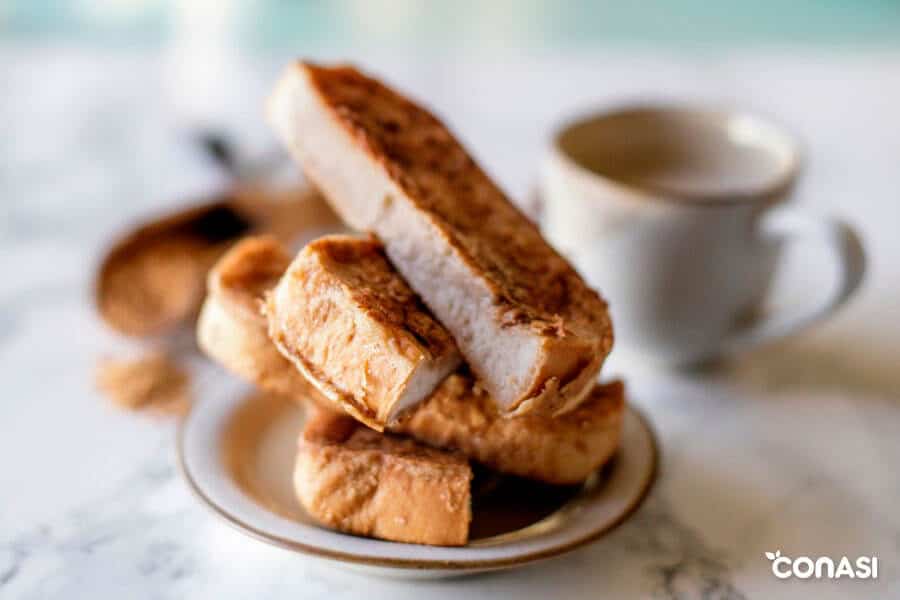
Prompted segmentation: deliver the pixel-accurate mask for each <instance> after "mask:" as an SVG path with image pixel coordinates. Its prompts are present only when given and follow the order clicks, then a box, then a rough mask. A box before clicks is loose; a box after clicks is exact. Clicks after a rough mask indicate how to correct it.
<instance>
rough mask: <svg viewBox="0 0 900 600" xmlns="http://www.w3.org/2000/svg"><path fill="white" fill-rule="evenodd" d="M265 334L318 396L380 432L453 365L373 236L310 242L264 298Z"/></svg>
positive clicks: (448, 344) (445, 341)
mask: <svg viewBox="0 0 900 600" xmlns="http://www.w3.org/2000/svg"><path fill="white" fill-rule="evenodd" d="M265 312H266V314H267V316H268V321H269V338H271V339H272V341H273V342H275V345H276V346H277V347H278V349H279V350H280V351H281V353H282V354H283V355H284V356H285V357H287V358H288V359H289V360H290V361H291V362H292V363H294V365H295V366H296V367H297V368H298V370H300V371H301V372H302V373H303V374H304V375H305V376H306V377H307V379H308V380H309V381H311V382H312V383H313V384H314V385H315V386H316V387H317V388H318V389H319V391H320V392H322V393H323V394H324V395H325V396H327V397H328V398H329V399H330V400H332V401H333V402H335V403H337V404H339V405H341V406H342V407H343V408H344V410H346V411H347V412H348V413H350V414H351V415H353V416H354V417H356V418H357V419H359V420H360V421H362V422H363V423H365V424H366V425H369V426H370V427H372V428H373V429H376V430H378V431H382V430H383V429H384V427H385V425H389V424H392V423H395V422H397V420H398V419H399V417H400V416H401V415H402V414H403V413H404V412H406V411H408V410H409V409H410V408H412V407H414V406H416V405H417V404H418V403H419V402H421V401H422V400H424V399H425V398H426V397H428V396H429V395H430V394H431V392H433V391H434V389H435V388H436V387H437V386H438V384H440V382H441V381H443V380H444V379H445V378H446V377H447V375H449V374H450V373H452V372H453V371H454V370H455V369H456V368H457V367H458V366H459V364H460V356H459V352H458V351H457V350H456V345H455V344H454V343H453V338H452V337H450V334H449V333H447V331H446V330H445V329H444V328H443V327H442V326H441V325H440V323H438V322H437V321H435V320H434V317H432V316H431V314H430V313H429V312H428V309H427V308H425V305H424V304H422V303H421V301H420V300H419V299H418V297H416V295H415V293H413V291H412V290H411V289H410V288H409V286H408V285H406V282H404V281H403V278H401V277H400V275H399V274H398V273H397V272H396V271H395V270H394V269H393V267H391V265H390V263H388V260H387V258H386V257H385V255H384V250H383V248H382V246H381V244H380V243H379V242H378V241H377V240H374V239H363V238H356V237H351V236H345V235H334V236H326V237H323V238H320V239H318V240H315V241H313V242H310V243H309V244H307V246H306V247H305V248H304V249H303V250H302V251H301V252H300V253H299V254H298V255H297V257H296V258H295V259H294V261H293V262H292V263H291V265H290V267H289V268H288V270H287V272H286V273H285V274H284V276H283V277H282V278H281V280H280V281H279V283H278V285H277V286H276V287H275V289H274V290H273V291H272V293H271V294H269V295H268V300H267V302H266V311H265Z"/></svg>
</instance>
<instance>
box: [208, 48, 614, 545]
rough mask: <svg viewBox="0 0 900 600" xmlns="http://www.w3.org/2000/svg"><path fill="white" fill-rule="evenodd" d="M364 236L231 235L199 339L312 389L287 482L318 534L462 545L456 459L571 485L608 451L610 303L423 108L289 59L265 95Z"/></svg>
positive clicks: (332, 198)
mask: <svg viewBox="0 0 900 600" xmlns="http://www.w3.org/2000/svg"><path fill="white" fill-rule="evenodd" d="M269 116H270V120H271V122H272V124H273V125H274V127H275V129H276V131H277V133H278V134H279V135H280V137H281V138H282V139H283V140H284V142H285V143H286V145H287V147H288V148H289V150H290V152H291V154H292V155H293V157H294V158H295V159H296V161H297V162H298V163H299V165H300V166H301V167H302V169H303V171H304V173H305V174H306V175H307V177H308V178H309V179H310V180H311V181H312V182H313V183H314V184H315V185H316V186H317V187H318V188H319V189H320V190H321V192H322V193H323V194H324V195H325V197H326V199H327V200H328V202H329V203H330V204H331V205H332V207H333V208H334V209H335V210H336V212H337V213H338V214H339V215H340V216H341V217H342V219H343V220H344V221H345V222H346V223H347V224H348V225H350V226H351V227H353V228H355V229H357V230H360V231H361V232H364V233H365V235H364V236H361V237H350V236H327V237H325V238H321V239H319V240H316V241H314V242H311V243H310V244H309V245H307V246H306V247H305V248H304V249H303V250H302V251H301V252H300V253H299V254H298V255H297V256H296V258H294V259H293V261H291V260H290V257H289V255H288V254H287V253H286V251H285V250H284V249H283V248H282V247H281V246H280V245H279V244H278V243H277V242H276V241H274V240H271V239H268V238H254V239H249V240H245V241H244V242H242V243H241V244H239V245H238V246H236V247H235V248H234V249H232V251H231V252H230V253H229V254H228V255H227V256H225V257H224V258H223V259H222V261H221V262H220V264H219V265H218V266H217V268H216V269H214V271H213V272H212V274H211V275H210V282H209V294H208V297H207V302H206V306H205V308H204V312H203V315H202V316H201V320H200V325H199V337H200V342H201V345H202V346H203V347H204V349H205V350H206V351H207V352H208V353H209V354H210V355H211V356H213V357H214V358H216V359H217V360H219V361H220V362H221V363H223V364H225V365H226V366H228V367H230V368H232V369H233V370H235V371H237V372H239V373H240V374H242V375H244V376H245V377H248V378H250V379H251V380H253V381H255V382H256V383H257V384H259V385H261V386H262V387H264V388H267V389H271V390H273V391H277V392H279V393H288V394H289V395H292V396H294V397H296V398H304V399H308V400H310V401H311V402H310V406H314V407H317V408H315V409H314V411H313V412H314V413H315V416H314V417H313V418H310V419H309V420H308V424H307V426H306V429H305V431H304V433H303V435H302V436H301V442H300V449H299V455H298V460H297V468H296V471H295V486H296V488H297V495H298V498H299V499H300V501H301V503H302V504H303V505H304V507H305V508H306V510H307V511H308V512H309V513H310V514H311V516H313V517H314V518H317V519H318V520H320V521H321V522H323V523H324V524H326V525H329V526H332V527H335V528H338V529H342V530H345V531H350V532H353V533H358V534H363V535H372V536H375V537H381V538H384V539H391V540H396V541H407V542H415V543H426V544H440V545H461V544H465V543H466V541H467V538H468V524H469V520H470V518H471V509H470V498H469V481H470V479H471V470H470V468H469V465H468V460H469V459H471V460H473V461H476V462H478V463H481V464H484V465H487V466H488V467H490V468H492V469H495V470H497V471H500V472H503V473H510V474H514V475H519V476H523V477H529V478H533V479H536V480H540V481H544V482H548V483H554V484H557V483H558V484H568V483H576V482H579V481H581V480H584V479H585V478H586V477H588V476H589V475H590V474H591V473H592V472H593V471H594V470H596V469H597V468H598V467H599V466H600V465H602V464H603V463H604V462H606V460H608V458H609V457H610V456H611V455H612V453H613V452H614V451H615V448H616V447H617V444H618V439H619V431H620V427H621V419H622V414H623V410H624V401H623V389H622V385H621V384H620V383H612V384H606V385H599V384H597V383H596V379H597V376H598V373H599V371H600V367H601V365H602V364H603V361H604V359H605V358H606V355H607V354H608V353H609V351H610V349H611V346H612V328H611V324H610V320H609V315H608V312H607V306H606V303H605V302H604V301H603V300H602V298H600V296H599V295H598V294H597V293H596V292H595V291H593V290H592V289H590V288H589V287H588V286H587V285H586V284H585V283H584V281H583V280H582V279H581V278H580V277H579V276H578V274H577V273H576V272H575V270H574V269H573V268H572V267H571V266H570V265H569V264H568V263H567V262H566V261H565V260H564V259H563V258H562V257H561V256H560V255H559V254H558V253H557V252H556V251H554V250H553V249H552V248H551V247H550V246H549V245H548V244H547V242H545V241H544V239H543V238H542V237H541V235H540V233H539V231H538V230H537V228H536V227H535V226H534V225H533V224H532V223H531V222H530V221H529V220H528V219H527V218H526V217H525V216H524V215H523V214H522V213H520V212H519V210H518V209H516V208H515V207H514V206H513V204H512V203H511V202H510V201H509V200H508V199H507V198H506V196H505V195H504V194H503V193H502V192H501V191H500V189H499V188H498V187H497V186H496V185H495V184H494V183H493V182H492V181H491V180H490V179H489V178H488V177H487V175H486V174H485V173H484V172H483V171H482V170H481V168H480V167H479V166H478V165H477V164H476V163H475V162H474V161H473V160H472V158H471V157H470V156H469V154H468V153H467V152H466V151H465V150H464V149H463V147H462V146H461V145H460V143H459V142H458V141H457V140H456V139H455V138H454V137H453V136H452V135H451V134H450V132H449V131H448V130H447V129H446V127H445V126H444V125H443V124H442V123H441V122H440V121H439V120H438V119H436V118H435V117H434V116H433V115H431V114H430V113H429V112H428V111H426V110H425V109H423V108H421V107H419V106H418V105H416V104H414V103H413V102H411V101H410V100H408V99H406V98H405V97H403V96H401V95H400V94H398V93H397V92H395V91H393V90H391V89H390V88H388V87H386V86H385V85H383V84H382V83H380V82H378V81H376V80H374V79H372V78H370V77H367V76H366V75H364V74H362V73H360V72H359V71H357V70H356V69H354V68H351V67H346V66H340V67H330V68H329V67H321V66H316V65H312V64H309V63H297V64H294V65H292V66H291V67H290V68H289V69H288V70H287V72H286V74H285V75H284V77H283V78H282V80H281V81H280V82H279V84H278V86H277V88H276V90H275V92H274V94H273V96H272V98H271V101H270V105H269Z"/></svg>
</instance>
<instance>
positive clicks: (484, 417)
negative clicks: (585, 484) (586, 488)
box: [392, 375, 625, 484]
mask: <svg viewBox="0 0 900 600" xmlns="http://www.w3.org/2000/svg"><path fill="white" fill-rule="evenodd" d="M624 395H625V394H624V385H623V384H622V382H620V381H614V382H611V383H607V384H602V385H601V384H598V385H596V386H595V387H594V388H593V389H592V390H591V392H590V393H589V394H588V397H587V398H586V399H585V400H584V401H583V402H582V403H581V404H580V405H579V406H578V408H576V409H575V410H573V411H570V412H568V413H566V414H565V415H562V416H559V417H555V418H549V417H544V416H540V415H527V416H523V417H517V418H503V417H501V416H500V415H499V414H498V412H497V409H496V407H495V406H494V403H493V402H492V401H491V400H490V398H489V397H488V395H487V394H486V393H485V392H484V391H481V390H479V389H478V388H477V386H476V385H475V384H474V381H473V380H472V379H471V377H468V376H465V375H452V376H450V377H448V378H447V379H446V380H445V381H444V383H443V384H442V385H441V386H440V387H439V388H438V389H437V391H436V392H435V393H434V394H433V395H432V396H431V398H429V399H428V400H427V401H426V402H425V403H423V404H422V405H421V406H420V407H419V408H418V409H417V410H416V411H415V412H413V413H412V414H411V415H410V417H409V419H408V420H406V421H405V422H403V423H401V424H400V425H398V426H396V427H394V428H392V431H397V432H399V433H405V434H407V435H411V436H413V437H415V438H416V439H417V440H419V441H422V442H425V443H427V444H431V445H433V446H437V447H441V448H452V449H456V450H459V451H461V452H462V453H463V454H465V455H466V456H468V457H469V458H471V459H472V460H475V461H478V462H480V463H482V464H485V465H487V466H489V467H491V468H493V469H496V470H497V471H500V472H504V473H511V474H514V475H519V476H521V477H528V478H531V479H537V480H540V481H544V482H547V483H554V484H571V483H578V482H580V481H584V480H585V479H586V478H587V477H588V476H589V475H590V474H591V473H593V472H594V471H595V470H596V469H597V468H599V467H600V466H602V465H603V464H604V463H605V462H606V461H607V460H608V459H609V458H610V457H611V456H612V454H613V453H614V452H615V450H616V448H617V447H618V443H619V435H620V431H621V426H622V416H623V414H624V410H625V400H624Z"/></svg>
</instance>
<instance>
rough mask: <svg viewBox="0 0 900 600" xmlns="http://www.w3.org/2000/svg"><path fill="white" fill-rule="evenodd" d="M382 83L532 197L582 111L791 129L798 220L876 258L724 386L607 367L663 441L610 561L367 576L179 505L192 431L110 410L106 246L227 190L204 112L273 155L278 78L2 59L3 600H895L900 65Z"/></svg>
mask: <svg viewBox="0 0 900 600" xmlns="http://www.w3.org/2000/svg"><path fill="white" fill-rule="evenodd" d="M365 58H366V63H367V64H368V65H370V66H371V67H372V68H375V69H377V70H380V71H381V72H383V73H386V74H387V75H388V76H389V77H390V78H391V79H392V80H394V81H396V82H398V83H399V84H401V85H403V86H404V87H407V88H409V89H412V90H413V91H414V92H416V94H417V95H418V96H419V97H421V98H424V99H427V100H428V101H429V102H433V103H434V105H435V107H436V109H437V111H438V112H439V113H442V114H445V115H449V117H450V121H451V123H452V124H453V126H454V127H455V128H456V129H457V130H458V131H459V132H460V134H461V135H462V137H463V138H464V139H465V140H466V141H467V142H468V143H469V144H470V145H471V146H472V147H474V148H475V149H476V153H477V155H478V157H479V158H480V159H481V160H482V161H483V162H484V163H485V165H486V166H487V168H488V169H489V170H490V171H492V172H494V173H496V174H497V176H498V177H499V179H500V181H501V183H502V184H504V185H505V186H506V187H507V188H508V189H509V190H510V191H511V192H512V193H513V194H514V195H515V196H517V197H524V196H525V194H526V193H527V191H528V189H529V186H530V185H531V184H532V183H533V180H534V166H535V164H536V162H537V159H538V157H539V155H540V150H541V147H542V143H543V141H544V140H545V139H546V135H547V132H548V131H549V129H550V127H551V126H552V124H553V123H555V122H556V121H557V120H558V119H559V117H560V116H564V115H566V114H568V113H570V112H571V111H572V110H576V109H578V108H584V107H586V106H598V105H604V104H611V103H617V102H621V101H623V100H630V99H636V98H674V99H681V100H704V101H707V102H713V103H729V104H739V105H744V106H748V107H750V108H753V109H756V110H760V111H762V112H764V113H767V114H771V115H775V116H776V117H777V118H778V119H779V120H781V121H782V122H785V123H788V124H789V125H790V126H791V127H792V128H793V129H794V130H796V131H797V132H798V133H799V134H800V135H801V136H802V137H803V138H804V140H805V142H806V148H807V152H806V154H807V160H808V168H807V169H806V173H805V176H804V179H803V184H802V186H801V189H800V191H799V194H798V201H799V202H801V203H803V204H805V205H807V206H809V207H810V208H812V209H815V210H821V211H826V212H836V213H839V214H842V215H844V216H846V217H847V218H848V219H850V220H851V221H852V222H854V223H855V224H856V225H857V226H858V227H859V229H860V230H861V231H862V233H863V236H864V238H865V241H866V245H867V248H868V251H869V254H870V256H871V261H870V262H871V264H870V274H869V277H868V279H867V281H866V283H865V286H864V289H863V290H862V292H861V293H860V295H859V296H858V297H857V298H856V299H855V300H854V301H853V302H852V303H851V305H850V306H849V307H848V308H847V309H846V310H845V311H843V312H842V313H841V314H839V315H838V316H837V317H836V318H834V319H833V320H831V321H830V322H828V323H827V324H825V325H822V326H820V327H818V328H817V329H816V330H814V331H811V332H809V333H807V334H805V335H803V336H801V337H797V338H794V339H792V340H790V341H787V342H784V343H781V344H778V345H776V346H773V347H770V348H768V349H767V350H765V351H761V352H757V353H755V354H753V355H750V356H746V357H744V358H742V359H741V360H739V361H735V362H733V363H730V364H728V365H725V366H723V367H721V368H720V369H718V370H716V371H712V372H707V373H701V374H692V375H686V374H674V373H663V372H655V371H652V370H649V369H648V368H646V367H642V366H641V365H637V364H628V363H624V362H622V361H620V360H617V358H616V357H615V356H614V357H613V359H612V365H611V370H612V371H613V372H617V373H622V374H624V375H625V376H626V377H627V378H628V381H629V384H630V389H631V393H632V400H633V402H634V403H635V404H637V405H639V406H640V407H642V408H643V409H644V410H645V411H646V412H647V413H648V414H649V415H650V417H651V418H652V421H653V423H654V425H655V427H656V429H657V431H658V433H659V436H660V438H661V443H662V470H661V477H660V479H659V481H658V484H657V486H656V488H655V489H654V490H653V492H652V494H651V496H650V498H649V500H648V501H647V503H646V504H645V505H644V506H643V508H641V510H640V511H639V512H638V513H637V514H636V515H635V516H634V517H633V518H632V519H630V520H629V521H628V522H626V523H625V524H624V525H622V526H621V527H620V528H618V529H617V530H615V531H614V532H613V533H611V534H610V535H609V536H607V537H605V538H604V539H602V540H600V541H599V542H597V543H595V544H592V545H590V546H589V547H587V548H585V549H582V550H579V551H577V552H574V553H572V554H570V555H567V556H565V557H562V558H558V559H554V560H551V561H548V562H545V563H541V564H539V565H536V566H533V567H529V568H525V569H521V570H515V571H510V572H506V573H500V574H489V575H481V576H476V577H470V578H466V579H461V580H448V581H440V582H416V583H412V582H403V581H390V580H377V579H369V578H366V577H364V576H361V575H352V574H347V573H344V572H342V571H338V570H335V569H334V568H333V567H331V566H329V565H327V564H321V563H317V562H313V561H312V560H310V559H306V558H303V557H300V556H297V555H294V554H290V553H288V552H285V551H282V550H279V549H276V548H272V547H268V546H265V545H263V544H261V543H258V542H256V541H254V540H251V539H249V538H246V537H244V536H243V535H241V534H239V533H237V532H235V531H233V530H232V529H230V528H229V527H227V526H226V525H224V524H223V523H222V522H220V521H219V520H217V519H216V518H215V517H214V516H212V515H211V514H210V513H209V512H207V511H206V510H205V509H204V508H203V507H201V506H200V505H199V503H197V502H196V501H195V500H194V498H193V497H192V496H191V495H190V493H189V492H188V490H187V487H186V486H185V484H184V483H183V482H182V480H181V479H180V476H179V474H178V471H177V467H176V460H175V452H174V434H175V427H174V424H173V423H172V422H171V421H165V420H159V419H150V418H144V417H141V416H137V415H134V414H127V413H123V412H120V411H119V410H116V409H115V408H114V407H112V406H111V405H110V404H109V403H108V402H107V401H106V400H105V399H104V398H102V397H101V396H100V395H99V394H98V393H97V392H96V391H95V390H94V389H93V386H92V373H93V368H94V364H95V362H96V360H97V358H98V357H101V356H103V355H107V354H115V353H117V352H123V351H129V350H131V349H132V348H133V343H132V342H127V341H124V340H122V339H119V338H117V337H116V336H114V335H113V334H112V333H110V332H109V331H108V330H106V329H104V328H103V326H102V325H101V324H100V323H99V322H98V320H97V318H96V317H95V315H94V314H93V313H92V308H91V287H90V276H91V272H92V269H93V268H94V266H95V265H96V261H97V259H98V256H99V252H100V251H101V249H102V248H103V245H104V244H105V243H106V242H107V241H108V240H109V238H110V236H111V235H112V234H113V233H114V232H116V231H118V230H119V229H120V228H121V227H122V226H123V225H124V224H126V223H129V222H133V221H135V220H136V219H139V218H140V217H141V216H145V215H147V214H150V213H152V212H155V211H159V210H161V209H163V208H164V207H167V206H173V205H176V204H178V203H179V202H180V201H183V200H184V199H185V198H189V197H191V196H192V195H196V194H202V193H203V192H204V191H206V190H209V189H210V188H211V186H215V185H217V184H218V183H221V176H220V175H219V174H218V173H216V172H215V171H214V170H213V168H212V167H211V166H210V165H209V164H206V163H205V162H204V160H203V159H202V158H201V157H199V156H198V155H197V153H196V151H195V150H193V149H192V148H191V146H190V144H189V143H188V141H187V138H188V135H187V133H186V130H187V128H188V127H189V126H196V125H199V124H201V123H200V121H199V120H198V118H197V115H198V114H201V113H200V112H198V110H197V109H196V108H195V107H196V106H202V105H203V102H202V98H201V100H197V98H198V97H199V96H198V95H197V94H200V95H201V96H202V94H203V93H206V94H207V95H212V94H215V93H218V92H217V91H216V90H230V91H228V92H226V93H224V94H223V95H222V96H221V97H220V101H218V102H216V103H215V104H214V105H215V107H216V109H215V111H210V112H209V113H208V114H207V113H202V114H203V117H209V120H210V121H211V122H214V124H219V125H221V126H224V127H226V128H228V129H229V130H231V131H234V132H240V136H241V141H242V143H244V144H245V146H246V147H247V148H261V147H265V146H266V144H268V143H270V140H269V139H268V137H267V134H266V132H265V126H264V124H263V123H262V119H261V116H260V112H261V111H260V110H259V108H258V107H259V100H260V98H261V97H262V96H263V94H264V91H265V88H266V85H267V82H270V81H271V80H272V77H273V75H274V73H275V69H276V67H277V65H278V64H279V63H280V62H283V61H279V60H267V61H260V63H259V64H256V63H246V64H241V65H239V66H237V67H235V69H234V71H233V72H232V73H231V79H227V80H217V79H215V77H213V76H212V75H211V76H210V77H209V78H208V81H206V82H197V81H193V80H191V78H190V77H185V76H184V74H183V73H179V72H178V68H177V65H175V66H174V67H173V61H172V60H171V57H166V56H163V57H157V56H152V55H145V54H142V53H139V52H124V53H119V54H117V55H112V54H109V53H101V52H99V51H88V50H83V49H80V48H64V47H28V46H23V45H16V44H5V45H2V46H0V88H2V89H3V90H4V92H3V93H2V94H0V132H2V133H0V149H2V157H3V158H2V164H0V182H2V189H3V197H4V198H3V200H2V202H0V215H2V216H0V269H2V271H3V272H4V273H6V276H4V277H2V278H0V374H2V378H3V381H4V382H5V387H4V391H3V393H2V394H0V597H2V598H22V599H32V598H34V599H41V600H47V599H53V598H73V597H83V598H94V599H98V600H99V599H102V598H134V599H142V598H148V599H149V598H154V599H162V598H202V597H214V598H246V597H265V598H273V599H274V598H290V599H291V600H297V599H298V598H307V597H310V598H313V597H322V596H326V595H327V596H328V597H329V598H334V599H337V598H357V597H360V596H362V595H364V594H365V596H366V597H368V598H372V599H375V598H382V597H383V598H392V599H395V600H400V599H402V598H432V597H433V598H459V597H466V598H481V597H488V598H490V597H520V598H547V597H565V598H598V597H611V598H626V597H651V598H780V597H785V598H787V597H801V596H816V597H817V598H819V599H826V598H845V597H867V598H892V597H898V596H900V510H898V506H900V468H898V465H900V435H898V432H900V360H898V356H900V236H898V235H897V227H898V224H900V195H898V189H900V177H898V171H897V157H898V156H900V117H898V113H897V107H898V106H900V54H898V53H896V52H893V53H891V52H886V51H885V52H877V51H869V52H867V53H860V54H846V55H829V54H820V53H814V52H812V51H805V52H804V51H789V50H785V51H783V52H771V53H765V54H729V53H722V54H720V55H718V56H716V57H709V56H707V57H702V58H701V57H697V56H693V57H692V56H670V57H664V56H654V55H625V54H622V53H609V54H602V55H597V54H595V55H593V56H590V55H580V54H567V55H542V56H533V57H525V56H512V55H510V56H498V57H496V58H494V59H491V60H478V61H475V60H474V59H473V58H472V57H468V58H466V57H454V58H453V59H449V58H446V59H435V58H426V57H419V58H416V57H387V56H367V57H365ZM220 75H221V73H220ZM182 84H184V85H182ZM191 86H194V88H196V89H194V88H192V90H193V91H191V93H190V94H189V93H188V91H186V88H190V87H191ZM217 86H218V87H217ZM236 89H240V90H242V92H241V94H234V90H236ZM197 90H199V91H197ZM194 91H197V93H196V94H195V93H193V92H194ZM816 258H817V256H816V255H814V254H813V255H811V256H801V257H796V258H795V261H794V262H795V263H797V264H793V265H791V264H788V268H787V273H788V275H786V276H785V277H784V281H782V282H781V283H783V284H784V285H785V286H786V288H788V292H789V291H790V289H795V290H796V289H806V290H809V289H816V290H819V289H823V288H824V286H825V285H826V282H827V279H828V273H827V272H825V273H822V272H820V269H817V268H815V267H816V265H817V261H816ZM792 267H793V268H792ZM195 367H196V368H197V372H198V374H200V376H201V377H221V376H223V375H221V374H219V373H218V372H212V371H210V370H209V368H208V367H204V366H202V365H200V364H198V365H195ZM779 549H780V550H781V551H782V552H783V553H785V554H791V555H800V554H805V555H813V556H820V555H821V556H834V557H840V556H844V555H848V556H857V555H866V556H871V555H876V556H878V557H879V560H880V573H879V575H880V576H879V578H878V580H875V581H861V580H858V581H847V580H841V581H812V580H809V581H798V580H789V581H782V580H779V579H776V578H775V577H774V576H773V575H772V573H771V572H770V566H769V561H768V560H766V559H765V558H764V552H766V551H775V550H779Z"/></svg>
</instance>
